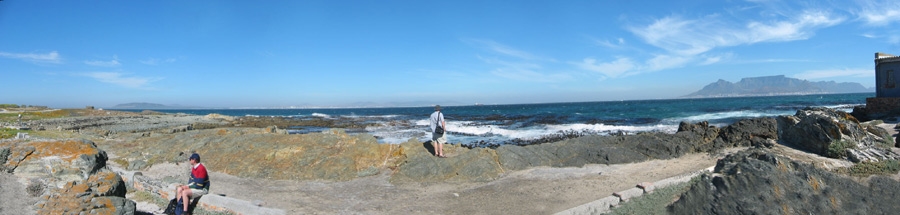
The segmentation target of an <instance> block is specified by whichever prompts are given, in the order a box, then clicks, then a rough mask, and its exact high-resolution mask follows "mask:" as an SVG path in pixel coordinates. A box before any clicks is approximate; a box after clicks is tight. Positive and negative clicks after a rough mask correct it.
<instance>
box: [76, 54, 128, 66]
mask: <svg viewBox="0 0 900 215" xmlns="http://www.w3.org/2000/svg"><path fill="white" fill-rule="evenodd" d="M84 64H87V65H91V66H102V67H116V66H120V65H122V64H120V63H119V56H113V59H112V60H110V61H99V60H92V61H84Z"/></svg>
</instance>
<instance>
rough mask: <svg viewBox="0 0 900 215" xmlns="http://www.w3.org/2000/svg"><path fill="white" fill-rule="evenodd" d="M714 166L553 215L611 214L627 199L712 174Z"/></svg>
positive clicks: (616, 193) (637, 187)
mask: <svg viewBox="0 0 900 215" xmlns="http://www.w3.org/2000/svg"><path fill="white" fill-rule="evenodd" d="M714 168H716V166H711V167H709V168H706V169H704V170H700V171H696V172H692V173H688V174H684V175H679V176H675V177H671V178H666V179H662V180H659V181H657V182H653V183H650V182H643V183H640V184H637V185H636V186H635V188H631V189H627V190H623V191H619V192H615V193H612V195H610V196H608V197H604V198H601V199H598V200H596V201H593V202H588V203H585V204H583V205H579V206H576V207H573V208H569V209H568V210H564V211H560V212H558V213H556V214H555V215H581V214H604V213H609V212H611V211H612V210H611V208H613V207H616V206H619V204H620V203H622V202H627V201H628V200H629V199H632V198H635V197H640V196H643V195H644V194H646V193H652V192H653V190H655V189H658V188H664V187H668V186H672V185H675V184H680V183H687V182H690V181H691V179H692V178H694V177H696V176H698V175H700V174H703V173H704V172H712V171H713V169H714Z"/></svg>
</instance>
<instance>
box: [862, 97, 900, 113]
mask: <svg viewBox="0 0 900 215" xmlns="http://www.w3.org/2000/svg"><path fill="white" fill-rule="evenodd" d="M898 110H900V98H879V97H873V98H866V114H869V115H872V114H887V113H892V112H897V111H898Z"/></svg>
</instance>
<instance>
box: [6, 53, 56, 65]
mask: <svg viewBox="0 0 900 215" xmlns="http://www.w3.org/2000/svg"><path fill="white" fill-rule="evenodd" d="M0 57H5V58H12V59H19V60H24V61H29V62H33V63H62V58H60V56H59V53H58V52H56V51H52V52H50V53H47V54H34V53H27V54H22V53H9V52H0Z"/></svg>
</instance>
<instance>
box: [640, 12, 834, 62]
mask: <svg viewBox="0 0 900 215" xmlns="http://www.w3.org/2000/svg"><path fill="white" fill-rule="evenodd" d="M843 20H844V18H842V17H840V16H837V15H834V14H832V13H829V12H826V11H818V10H806V11H802V12H800V13H799V14H797V15H795V16H793V17H787V18H785V19H784V20H762V21H756V20H753V21H747V22H745V23H743V24H741V23H739V22H736V21H728V20H727V19H726V18H723V17H722V16H721V15H718V14H713V15H708V16H705V17H702V18H698V19H684V18H681V17H679V16H668V17H664V18H661V19H658V20H656V21H654V22H653V23H652V24H650V25H647V26H643V27H629V28H628V30H629V31H630V32H632V33H633V34H635V35H636V36H638V37H639V38H641V39H643V40H644V41H645V42H646V43H648V44H650V45H653V46H655V47H658V48H661V49H663V50H666V51H667V52H670V53H673V54H678V55H685V56H690V55H698V54H702V53H705V52H708V51H710V50H712V49H715V48H719V47H729V46H738V45H749V44H754V43H761V42H784V41H794V40H803V39H808V38H809V37H811V36H812V35H814V34H815V30H817V29H820V28H824V27H829V26H833V25H837V24H839V23H841V22H843Z"/></svg>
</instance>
